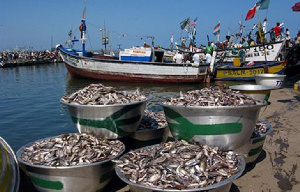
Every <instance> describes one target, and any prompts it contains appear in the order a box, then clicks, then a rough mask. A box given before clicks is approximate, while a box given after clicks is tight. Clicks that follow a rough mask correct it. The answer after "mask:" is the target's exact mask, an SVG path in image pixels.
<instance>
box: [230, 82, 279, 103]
mask: <svg viewBox="0 0 300 192" xmlns="http://www.w3.org/2000/svg"><path fill="white" fill-rule="evenodd" d="M229 88H230V89H232V90H236V91H240V92H241V93H243V94H245V95H248V96H250V97H252V98H254V99H258V100H266V101H268V100H269V97H270V94H271V90H272V89H273V87H271V86H266V85H232V86H229Z"/></svg>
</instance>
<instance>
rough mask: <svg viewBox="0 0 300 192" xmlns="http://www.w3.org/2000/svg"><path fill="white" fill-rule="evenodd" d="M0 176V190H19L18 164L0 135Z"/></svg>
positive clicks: (6, 191)
mask: <svg viewBox="0 0 300 192" xmlns="http://www.w3.org/2000/svg"><path fill="white" fill-rule="evenodd" d="M0 178H1V179H0V191H3V192H17V191H19V184H20V172H19V164H18V161H17V158H16V156H15V154H14V152H13V150H12V149H11V148H10V146H9V145H8V143H7V142H6V141H5V140H4V139H3V138H2V137H0Z"/></svg>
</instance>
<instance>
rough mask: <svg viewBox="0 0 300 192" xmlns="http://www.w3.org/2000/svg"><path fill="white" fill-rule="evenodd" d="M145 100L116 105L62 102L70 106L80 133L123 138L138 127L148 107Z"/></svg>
mask: <svg viewBox="0 0 300 192" xmlns="http://www.w3.org/2000/svg"><path fill="white" fill-rule="evenodd" d="M149 99H151V98H150V97H148V98H147V99H146V100H144V101H139V102H133V103H127V104H114V105H80V104H70V103H65V102H63V101H62V100H61V103H63V104H65V105H66V106H67V107H68V110H69V113H70V116H71V119H72V121H73V123H74V124H75V125H76V127H77V129H78V131H79V133H89V134H93V135H95V136H98V137H101V138H105V139H117V138H122V137H125V136H127V135H129V134H130V133H133V132H135V131H136V129H137V128H138V126H139V124H140V121H141V119H142V117H143V114H144V110H145V108H146V102H147V101H148V100H149Z"/></svg>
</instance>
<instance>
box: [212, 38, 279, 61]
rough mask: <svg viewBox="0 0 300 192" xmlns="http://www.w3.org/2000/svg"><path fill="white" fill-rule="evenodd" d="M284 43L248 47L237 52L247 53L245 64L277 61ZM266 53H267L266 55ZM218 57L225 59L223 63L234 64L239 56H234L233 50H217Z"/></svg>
mask: <svg viewBox="0 0 300 192" xmlns="http://www.w3.org/2000/svg"><path fill="white" fill-rule="evenodd" d="M283 45H284V41H277V42H271V43H266V44H264V45H263V44H258V45H252V46H248V47H241V48H236V52H239V51H240V50H243V51H244V52H245V62H251V61H253V62H258V61H275V60H276V59H277V58H278V57H279V56H280V54H281V50H282V47H283ZM265 51H266V53H265ZM217 55H220V56H221V57H223V56H225V57H224V58H223V62H233V60H234V58H236V57H237V56H238V54H237V53H236V54H234V53H233V51H232V50H231V49H228V50H221V49H219V50H217Z"/></svg>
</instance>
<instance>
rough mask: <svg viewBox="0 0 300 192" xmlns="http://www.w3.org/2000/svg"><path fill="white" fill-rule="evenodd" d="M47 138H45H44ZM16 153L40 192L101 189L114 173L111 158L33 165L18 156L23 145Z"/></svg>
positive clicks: (22, 167)
mask: <svg viewBox="0 0 300 192" xmlns="http://www.w3.org/2000/svg"><path fill="white" fill-rule="evenodd" d="M45 139H47V138H45ZM43 140H44V139H43ZM33 143H34V142H31V143H28V144H26V145H24V146H22V147H21V148H20V149H19V150H18V151H17V153H16V156H17V159H18V161H19V164H20V168H21V169H22V170H23V171H24V172H25V173H26V174H27V175H28V176H29V178H30V180H31V182H32V183H33V185H34V187H35V188H36V189H37V190H38V191H41V192H54V191H60V192H70V191H72V192H83V191H84V192H95V191H101V190H103V188H104V187H105V186H106V185H107V184H108V183H109V181H110V180H111V178H112V176H113V173H114V164H113V162H112V161H111V160H112V159H115V158H118V157H119V156H120V155H122V153H123V152H124V151H123V152H122V153H120V154H119V155H117V156H115V157H114V158H111V159H108V160H104V161H100V162H96V163H90V164H85V165H76V166H58V167H51V166H44V165H34V164H31V163H28V162H26V161H24V160H23V159H22V158H21V157H20V156H21V154H22V150H23V148H24V147H28V146H31V145H32V144H33ZM123 148H124V150H125V146H124V147H123Z"/></svg>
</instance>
